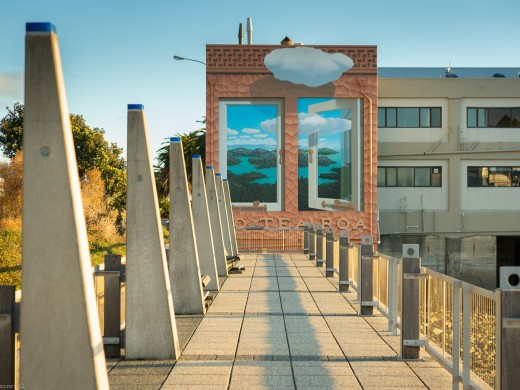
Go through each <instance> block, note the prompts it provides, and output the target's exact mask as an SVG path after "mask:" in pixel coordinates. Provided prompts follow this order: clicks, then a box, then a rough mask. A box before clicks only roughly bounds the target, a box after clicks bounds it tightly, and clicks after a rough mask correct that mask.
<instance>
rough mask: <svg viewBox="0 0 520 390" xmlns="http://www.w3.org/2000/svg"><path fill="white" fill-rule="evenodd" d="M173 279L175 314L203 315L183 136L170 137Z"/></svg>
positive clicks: (170, 252)
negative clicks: (181, 137)
mask: <svg viewBox="0 0 520 390" xmlns="http://www.w3.org/2000/svg"><path fill="white" fill-rule="evenodd" d="M169 257H170V263H169V271H170V282H171V285H172V290H173V301H174V302H175V314H204V313H205V311H206V308H205V305H204V293H203V291H202V284H201V280H200V277H201V273H200V265H199V254H198V250H197V241H196V238H195V228H194V225H193V215H192V212H191V202H190V196H189V190H188V180H187V177H186V164H185V162H184V152H183V150H182V143H181V139H180V138H178V137H173V138H170V250H169Z"/></svg>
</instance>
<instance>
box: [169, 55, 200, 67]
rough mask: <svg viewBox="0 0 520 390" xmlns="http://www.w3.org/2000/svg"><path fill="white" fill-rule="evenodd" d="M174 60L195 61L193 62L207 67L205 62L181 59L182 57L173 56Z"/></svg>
mask: <svg viewBox="0 0 520 390" xmlns="http://www.w3.org/2000/svg"><path fill="white" fill-rule="evenodd" d="M173 59H174V60H176V61H193V62H198V63H199V64H202V65H206V63H205V62H202V61H199V60H194V59H191V58H185V57H181V56H176V55H174V56H173Z"/></svg>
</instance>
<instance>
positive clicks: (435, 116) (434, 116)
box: [430, 107, 442, 127]
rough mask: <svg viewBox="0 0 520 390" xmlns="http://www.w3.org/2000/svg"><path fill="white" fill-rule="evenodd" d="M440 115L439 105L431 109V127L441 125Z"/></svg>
mask: <svg viewBox="0 0 520 390" xmlns="http://www.w3.org/2000/svg"><path fill="white" fill-rule="evenodd" d="M441 115H442V110H441V108H440V107H433V108H432V110H431V123H430V126H431V127H441V126H442V124H441V123H442V121H441Z"/></svg>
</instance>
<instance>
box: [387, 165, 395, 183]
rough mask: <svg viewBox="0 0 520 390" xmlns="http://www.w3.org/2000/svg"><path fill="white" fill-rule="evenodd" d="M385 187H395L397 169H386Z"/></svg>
mask: <svg viewBox="0 0 520 390" xmlns="http://www.w3.org/2000/svg"><path fill="white" fill-rule="evenodd" d="M386 186H387V187H395V186H397V168H394V167H387V168H386Z"/></svg>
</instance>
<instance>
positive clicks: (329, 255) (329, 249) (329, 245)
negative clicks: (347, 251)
mask: <svg viewBox="0 0 520 390" xmlns="http://www.w3.org/2000/svg"><path fill="white" fill-rule="evenodd" d="M325 239H326V244H325V245H326V248H325V249H326V253H325V275H326V276H327V278H332V277H334V274H335V272H336V268H334V229H332V228H331V227H330V226H328V227H327V228H326V233H325Z"/></svg>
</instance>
